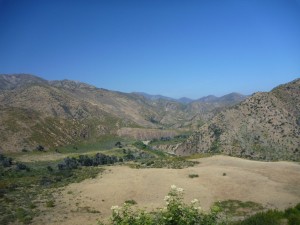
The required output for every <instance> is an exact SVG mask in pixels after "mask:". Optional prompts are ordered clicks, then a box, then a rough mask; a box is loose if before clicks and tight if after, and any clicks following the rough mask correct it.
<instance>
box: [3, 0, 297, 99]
mask: <svg viewBox="0 0 300 225" xmlns="http://www.w3.org/2000/svg"><path fill="white" fill-rule="evenodd" d="M0 73H30V74H34V75H38V76H41V77H43V78H46V79H50V80H54V79H71V80H79V81H83V82H86V83H90V84H93V85H95V86H97V87H102V88H106V89H111V90H119V91H123V92H131V91H143V92H147V93H150V94H162V95H166V96H170V97H182V96H186V97H191V98H198V97H201V96H204V95H209V94H215V95H218V96H220V95H223V94H227V93H229V92H233V91H235V92H240V93H243V94H250V93H252V92H255V91H269V90H270V89H271V88H273V87H275V86H277V85H278V84H281V83H285V82H288V81H291V80H293V79H295V78H297V77H300V1H299V0H197V1H193V0H185V1H184V0H181V1H178V0H169V1H166V0H165V1H164V0H136V1H132V0H119V1H116V0H98V1H91V0H82V1H75V0H69V1H67V0H57V1H55V0H48V1H46V0H35V1H33V0H0Z"/></svg>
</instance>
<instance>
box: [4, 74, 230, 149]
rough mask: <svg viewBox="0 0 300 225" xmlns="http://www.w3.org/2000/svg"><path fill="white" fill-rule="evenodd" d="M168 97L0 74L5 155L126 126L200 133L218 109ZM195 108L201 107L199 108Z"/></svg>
mask: <svg viewBox="0 0 300 225" xmlns="http://www.w3.org/2000/svg"><path fill="white" fill-rule="evenodd" d="M234 103H235V102H226V103H225V104H221V105H220V104H216V103H212V104H210V103H209V104H202V103H198V102H195V103H193V102H191V103H189V104H186V103H185V104H183V103H181V102H180V101H175V100H174V99H172V98H168V97H164V96H151V95H147V94H144V93H142V94H141V93H122V92H116V91H109V90H106V89H101V88H96V87H94V86H92V85H89V84H85V83H81V82H76V81H71V80H59V81H47V80H45V79H42V78H40V77H36V76H33V75H29V74H13V75H0V107H1V110H0V151H21V149H23V148H25V149H33V148H34V147H35V146H37V145H43V146H45V147H46V148H50V147H55V146H62V145H68V144H72V143H77V142H81V141H92V140H96V139H97V138H99V137H101V136H105V135H116V134H117V133H118V130H120V129H121V128H122V127H140V128H160V129H177V128H185V129H196V128H197V126H198V124H199V121H201V124H202V123H203V121H207V120H208V119H209V118H211V117H212V116H213V115H214V114H215V113H217V109H221V108H224V107H226V106H228V105H232V104H234ZM195 105H196V106H195Z"/></svg>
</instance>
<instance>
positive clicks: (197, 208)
mask: <svg viewBox="0 0 300 225" xmlns="http://www.w3.org/2000/svg"><path fill="white" fill-rule="evenodd" d="M194 209H196V210H201V209H202V208H201V207H200V206H198V207H194Z"/></svg>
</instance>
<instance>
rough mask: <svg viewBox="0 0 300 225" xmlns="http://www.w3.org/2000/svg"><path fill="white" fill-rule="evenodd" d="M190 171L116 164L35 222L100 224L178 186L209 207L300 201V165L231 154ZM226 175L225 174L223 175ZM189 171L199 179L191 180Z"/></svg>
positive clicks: (153, 204) (65, 194)
mask: <svg viewBox="0 0 300 225" xmlns="http://www.w3.org/2000/svg"><path fill="white" fill-rule="evenodd" d="M198 161H199V162H200V164H198V165H196V166H195V167H190V168H185V169H131V168H129V167H126V166H110V167H107V168H106V171H105V172H104V173H103V174H102V175H99V176H98V177H97V178H95V179H89V180H85V181H83V182H81V183H75V184H71V185H69V186H67V187H66V188H65V189H64V190H61V191H57V192H56V194H55V196H56V206H55V207H54V208H51V209H48V211H47V212H46V213H45V214H44V215H41V216H39V217H37V218H35V220H34V224H65V225H69V224H70V225H71V224H72V225H77V224H78V225H82V224H96V220H97V219H100V220H106V219H107V218H108V217H109V216H110V215H111V210H110V208H111V206H113V205H119V206H120V205H122V204H123V203H124V202H125V201H126V200H131V199H133V200H135V201H136V202H137V206H138V207H140V208H147V210H151V209H154V208H157V207H163V206H164V204H165V203H164V201H163V199H164V196H165V195H166V194H167V193H168V191H169V190H170V186H171V185H172V184H175V185H176V186H177V187H181V188H183V189H184V192H185V201H187V202H189V201H191V200H192V199H195V198H197V199H199V200H200V203H201V206H202V207H203V209H204V210H207V209H209V207H210V206H211V205H212V204H213V203H214V202H216V201H222V200H228V199H236V200H241V201H253V202H257V203H261V204H262V205H263V206H264V207H266V208H278V209H284V208H287V207H289V206H293V205H295V204H296V203H299V202H300V164H299V163H292V162H257V161H249V160H245V159H239V158H233V157H228V156H214V157H210V158H203V159H199V160H198ZM224 173H226V175H225V176H224V175H223V174H224ZM189 174H198V175H199V177H196V178H189Z"/></svg>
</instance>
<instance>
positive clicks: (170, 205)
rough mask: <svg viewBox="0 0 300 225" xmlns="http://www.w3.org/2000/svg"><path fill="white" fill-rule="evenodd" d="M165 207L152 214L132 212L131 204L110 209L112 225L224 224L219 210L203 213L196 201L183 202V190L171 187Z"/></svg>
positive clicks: (140, 211) (216, 208)
mask: <svg viewBox="0 0 300 225" xmlns="http://www.w3.org/2000/svg"><path fill="white" fill-rule="evenodd" d="M164 200H165V201H166V207H164V208H162V209H158V210H156V211H153V212H146V211H144V210H134V209H133V207H132V205H131V204H126V203H125V204H124V205H123V206H122V207H119V206H113V207H112V217H111V224H113V225H129V224H130V225H196V224H199V225H200V224H203V225H217V224H225V222H223V220H222V219H221V216H220V214H219V208H218V207H213V208H212V209H211V210H210V212H208V213H204V212H203V211H202V210H201V207H200V206H199V202H198V200H197V199H194V200H193V201H192V202H191V203H190V204H185V203H184V202H183V189H182V188H177V187H176V186H175V185H172V186H171V190H170V192H169V193H168V195H167V196H165V199H164Z"/></svg>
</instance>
